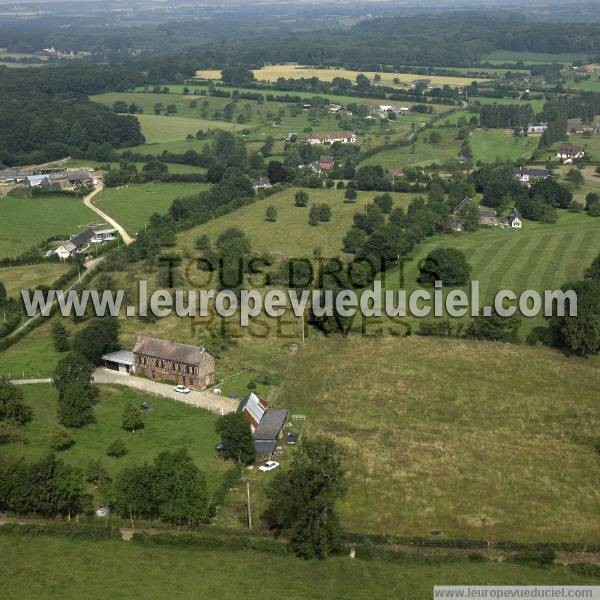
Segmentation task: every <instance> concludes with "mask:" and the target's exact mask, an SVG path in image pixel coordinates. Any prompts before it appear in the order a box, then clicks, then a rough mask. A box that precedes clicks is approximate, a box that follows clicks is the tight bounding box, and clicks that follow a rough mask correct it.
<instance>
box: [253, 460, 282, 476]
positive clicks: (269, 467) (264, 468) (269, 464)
mask: <svg viewBox="0 0 600 600" xmlns="http://www.w3.org/2000/svg"><path fill="white" fill-rule="evenodd" d="M278 466H279V463H278V462H275V461H274V460H268V461H267V462H265V463H263V464H262V465H260V467H258V470H259V471H262V472H263V473H266V472H267V471H272V470H273V469H276V468H277V467H278Z"/></svg>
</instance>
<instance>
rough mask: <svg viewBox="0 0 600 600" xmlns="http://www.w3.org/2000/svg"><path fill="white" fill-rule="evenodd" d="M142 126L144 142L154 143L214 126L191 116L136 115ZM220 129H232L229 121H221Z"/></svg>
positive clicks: (173, 139)
mask: <svg viewBox="0 0 600 600" xmlns="http://www.w3.org/2000/svg"><path fill="white" fill-rule="evenodd" d="M136 117H137V118H138V120H139V122H140V125H141V127H142V134H143V135H144V137H145V138H146V143H148V144H156V143H163V142H176V141H178V140H183V139H185V138H186V136H187V135H189V134H191V135H195V134H196V132H197V131H198V130H199V129H207V128H214V127H215V124H214V122H213V121H208V120H205V119H194V118H191V117H175V116H170V117H167V116H163V115H136ZM219 127H220V128H221V129H232V128H233V127H235V126H234V125H233V124H231V123H225V122H223V123H221V124H220V125H219Z"/></svg>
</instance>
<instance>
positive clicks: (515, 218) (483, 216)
mask: <svg viewBox="0 0 600 600" xmlns="http://www.w3.org/2000/svg"><path fill="white" fill-rule="evenodd" d="M472 204H473V200H472V199H471V198H469V197H468V196H467V197H466V198H464V199H463V200H462V202H461V203H460V204H459V205H458V206H457V207H456V210H455V211H454V213H452V215H451V216H450V217H448V219H447V221H446V225H447V227H448V228H449V229H451V230H452V231H454V232H456V233H461V232H463V231H464V226H463V224H462V222H461V220H460V216H461V212H462V209H464V208H466V207H467V206H470V205H472ZM478 208H479V224H480V225H487V226H488V227H498V226H499V227H501V228H502V229H521V228H522V227H523V217H522V215H521V213H520V212H519V211H518V209H517V208H516V207H513V208H512V209H511V211H510V212H509V214H508V217H507V218H506V219H500V218H499V217H498V213H497V212H496V211H495V210H494V209H493V208H486V207H482V206H479V207H478Z"/></svg>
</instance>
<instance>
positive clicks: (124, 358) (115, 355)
mask: <svg viewBox="0 0 600 600" xmlns="http://www.w3.org/2000/svg"><path fill="white" fill-rule="evenodd" d="M102 360H107V361H108V362H114V363H117V364H119V365H129V366H131V365H133V352H131V351H129V350H117V351H116V352H109V353H108V354H104V355H103V356H102Z"/></svg>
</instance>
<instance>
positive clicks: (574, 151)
mask: <svg viewBox="0 0 600 600" xmlns="http://www.w3.org/2000/svg"><path fill="white" fill-rule="evenodd" d="M584 156H585V149H584V148H583V146H578V145H577V144H571V143H569V142H566V143H564V144H561V145H560V146H559V147H558V150H557V151H556V158H560V159H561V160H564V161H573V160H576V159H578V158H583V157H584Z"/></svg>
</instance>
